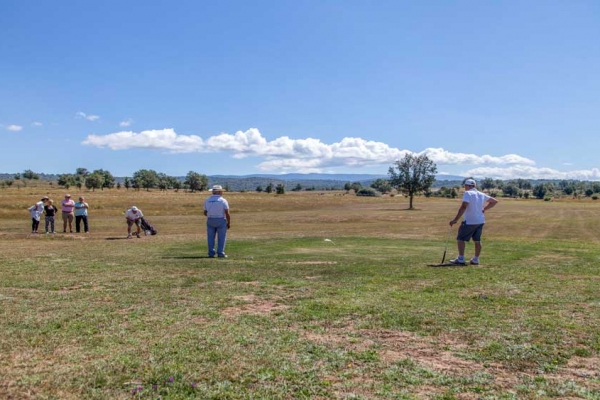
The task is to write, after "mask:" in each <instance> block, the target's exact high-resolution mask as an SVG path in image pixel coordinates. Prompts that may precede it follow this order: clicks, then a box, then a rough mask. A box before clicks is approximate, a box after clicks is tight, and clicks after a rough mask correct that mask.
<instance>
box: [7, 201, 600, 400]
mask: <svg viewBox="0 0 600 400" xmlns="http://www.w3.org/2000/svg"><path fill="white" fill-rule="evenodd" d="M246 196H248V195H246ZM249 198H250V196H249ZM293 199H294V201H298V202H299V204H298V205H297V206H296V207H297V208H296V209H295V211H294V210H292V211H293V212H295V213H296V214H294V218H295V220H298V221H303V219H302V215H306V216H308V215H309V214H311V213H312V212H313V211H314V210H307V209H306V207H305V205H304V203H302V198H301V197H300V198H299V200H298V198H293ZM234 200H235V198H234ZM248 201H254V200H248ZM261 201H262V200H261ZM276 201H279V200H276ZM335 201H336V202H337V201H339V200H338V199H337V198H336V199H335ZM344 201H345V200H344ZM350 201H352V202H354V200H350ZM376 201H380V200H379V199H377V200H376ZM388 201H389V200H388ZM238 202H239V203H243V199H242V198H239V199H238ZM231 203H232V204H234V203H235V202H234V201H232V202H231ZM352 204H354V203H351V204H344V205H343V207H344V209H346V212H348V211H347V210H349V209H351V208H352ZM365 204H370V203H365V202H364V200H362V199H361V200H360V201H356V204H355V206H356V207H357V208H361V207H364V205H365ZM375 204H380V203H375ZM452 204H454V203H452ZM528 204H529V203H528ZM537 204H538V205H546V203H541V202H539V203H537ZM417 205H418V203H417ZM454 205H455V204H454ZM330 206H331V205H330V204H328V205H327V207H323V208H321V209H323V210H325V209H326V210H330ZM430 206H431V207H440V208H444V209H445V207H446V206H445V203H441V202H440V203H431V204H430ZM501 206H504V207H506V208H507V209H509V211H511V212H512V211H515V210H518V209H520V205H518V206H519V208H512V207H516V206H517V205H511V204H502V203H501ZM552 206H553V207H555V206H556V205H555V204H554V205H552ZM112 207H113V206H111V205H110V203H108V200H107V205H106V208H105V209H104V210H111V208H112ZM243 207H245V208H244V209H247V210H248V211H246V213H247V215H243V214H239V215H237V216H236V215H235V214H234V226H240V228H238V229H239V230H238V231H235V230H232V231H231V232H230V240H229V242H228V246H227V253H228V254H229V258H228V259H225V260H220V259H208V258H206V257H205V254H206V247H205V243H204V238H203V236H202V233H201V231H202V226H201V225H199V227H198V231H199V232H197V233H196V234H183V235H182V234H179V233H178V226H179V224H181V223H187V222H185V221H182V220H179V219H176V221H177V224H175V223H167V222H165V221H166V219H165V221H163V222H161V223H160V224H157V225H159V231H161V233H159V235H158V236H156V237H147V238H143V239H141V240H137V239H134V240H106V239H107V238H116V237H118V236H119V235H120V236H123V226H122V223H121V224H120V225H118V226H117V228H116V229H115V230H113V228H112V227H109V226H108V224H107V228H106V230H105V231H102V229H104V228H100V229H99V230H100V233H98V234H95V236H91V237H84V238H83V239H77V238H72V237H71V236H70V235H66V236H65V235H57V236H55V237H47V236H42V237H35V238H32V237H29V236H28V235H25V234H23V235H21V236H20V235H18V234H15V233H13V232H15V231H16V230H17V229H18V224H20V223H21V222H19V221H16V220H15V221H10V220H9V222H8V227H7V228H6V232H9V234H7V235H6V236H5V237H4V238H3V239H2V241H0V250H1V252H0V397H4V398H43V399H71V398H73V399H80V398H86V399H114V398H144V399H156V398H163V399H188V398H198V399H302V398H306V399H309V398H310V399H314V398H317V399H319V398H322V399H325V398H347V399H351V398H355V399H375V398H377V399H416V398H432V399H460V398H482V399H523V398H525V399H528V398H531V399H537V398H552V397H554V398H566V397H570V398H586V399H599V398H600V375H599V374H598V366H599V360H600V357H599V351H600V333H599V331H598V329H597V321H598V320H600V294H599V293H600V292H599V290H598V289H599V285H598V283H599V281H600V280H599V278H598V267H597V265H598V262H599V261H600V246H598V243H597V242H596V241H595V240H594V239H589V238H590V237H594V235H596V233H593V232H592V233H591V234H590V233H589V232H588V233H586V237H587V239H586V240H584V239H578V238H577V237H576V236H570V237H566V238H563V239H560V238H541V237H532V236H531V235H522V234H518V235H517V236H515V237H513V238H511V237H510V236H509V235H506V236H504V235H502V234H500V233H499V232H498V231H497V232H498V233H496V234H494V231H493V230H492V232H491V233H488V237H489V238H490V240H489V241H486V242H485V247H484V254H483V256H482V261H483V264H482V266H479V267H470V266H469V267H460V268H455V267H452V268H430V267H427V266H426V264H430V263H436V262H439V261H440V259H441V256H442V252H443V248H444V247H443V246H444V242H443V241H444V238H445V237H444V234H445V231H444V230H443V229H439V230H438V233H439V234H438V235H437V237H436V235H435V234H433V235H430V233H429V231H427V225H425V224H422V225H420V226H421V228H422V230H421V231H419V232H422V233H420V234H418V235H413V234H412V232H414V230H413V229H412V228H411V230H410V231H407V230H406V229H402V230H400V229H399V230H398V231H397V232H395V233H394V234H393V235H379V234H378V232H379V231H375V230H372V231H369V232H367V231H362V232H361V231H360V230H361V229H365V225H364V224H362V225H361V224H360V221H359V222H356V225H354V226H355V227H356V229H355V230H348V229H347V228H346V230H345V231H344V233H345V234H340V233H339V232H338V233H337V234H335V235H334V234H332V232H325V233H323V232H322V231H319V230H318V229H314V228H316V227H317V225H314V226H313V229H307V228H302V229H299V228H297V227H292V226H290V230H289V231H288V230H286V227H287V225H279V226H276V227H273V226H271V230H269V229H266V228H262V229H260V230H257V229H256V226H255V225H252V226H250V224H244V222H243V221H244V218H247V219H248V220H252V221H259V220H260V219H259V217H258V216H257V215H256V214H253V213H252V212H251V211H250V210H251V208H252V207H251V206H250V205H248V204H243ZM369 207H370V206H369ZM389 207H390V205H389V204H387V203H381V205H378V206H377V207H374V208H373V209H372V210H369V211H365V209H362V211H361V213H365V215H364V218H366V219H369V218H371V217H372V216H376V215H380V214H378V213H381V212H382V209H387V208H389ZM499 207H500V206H499ZM528 207H531V206H529V205H528ZM453 208H454V207H453ZM531 209H533V208H531ZM565 209H566V207H565ZM499 210H502V208H499ZM107 212H108V211H107ZM281 212H284V213H286V214H288V215H287V216H286V217H289V212H288V211H286V210H282V211H281ZM260 213H263V214H264V215H269V214H268V213H267V212H266V211H261V212H260ZM327 215H331V214H330V213H329V211H328V212H327ZM420 215H422V216H423V219H424V220H430V219H431V218H438V217H437V215H429V214H426V212H424V213H423V214H410V215H408V216H407V217H406V218H410V219H411V221H408V222H407V224H415V226H417V227H418V226H419V222H418V219H419V218H420ZM236 217H237V218H236ZM107 218H110V217H109V216H107ZM193 218H195V221H196V223H197V221H201V217H198V216H194V217H193ZM273 218H279V217H277V216H274V217H273ZM415 218H416V219H417V220H416V221H415V220H414V219H415ZM156 219H159V220H160V218H159V217H158V216H157V217H156ZM358 220H360V218H359V219H358ZM186 221H187V220H186ZM118 222H119V223H120V222H122V221H120V220H119V221H118ZM100 223H101V222H100V221H98V223H96V224H95V225H92V230H93V231H92V232H93V233H94V232H95V231H94V226H99V225H100ZM190 223H191V222H190ZM307 223H312V222H310V221H309V222H307ZM561 223H562V222H560V221H559V227H560V224H561ZM572 223H573V221H570V222H568V223H567V222H565V224H568V225H569V226H570V225H571V224H572ZM236 224H237V225H236ZM315 224H316V222H315ZM497 224H498V225H499V224H501V222H500V221H498V222H497ZM517 224H518V221H517ZM490 225H493V224H492V223H491V224H490ZM244 226H245V228H244ZM497 228H498V227H497V226H496V229H497ZM331 229H336V228H335V227H332V228H331ZM356 232H358V234H356ZM548 233H549V231H548V232H545V233H544V232H540V233H539V235H541V236H543V235H546V236H549V235H548ZM325 238H328V239H331V240H332V241H325V240H324V239H325ZM469 251H472V247H471V246H469ZM449 255H454V244H453V243H452V246H451V247H450V249H449Z"/></svg>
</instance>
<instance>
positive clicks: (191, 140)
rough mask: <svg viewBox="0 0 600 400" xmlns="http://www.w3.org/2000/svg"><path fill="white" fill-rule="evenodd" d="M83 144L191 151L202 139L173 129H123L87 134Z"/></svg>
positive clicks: (125, 148) (175, 151)
mask: <svg viewBox="0 0 600 400" xmlns="http://www.w3.org/2000/svg"><path fill="white" fill-rule="evenodd" d="M83 144H86V145H90V146H96V147H107V148H109V149H111V150H128V149H155V150H168V151H171V152H173V153H192V152H197V151H201V148H202V146H203V141H202V138H200V137H198V136H185V135H177V134H176V133H175V131H174V130H173V129H161V130H149V131H142V132H140V133H135V132H131V131H123V132H117V133H111V134H109V135H105V136H98V135H89V136H88V137H87V139H86V140H84V141H83Z"/></svg>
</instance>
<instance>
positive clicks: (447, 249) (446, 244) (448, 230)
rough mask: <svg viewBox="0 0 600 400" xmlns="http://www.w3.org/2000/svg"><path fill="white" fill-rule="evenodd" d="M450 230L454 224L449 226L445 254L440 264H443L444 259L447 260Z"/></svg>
mask: <svg viewBox="0 0 600 400" xmlns="http://www.w3.org/2000/svg"><path fill="white" fill-rule="evenodd" d="M450 232H452V226H450V228H448V234H447V235H446V245H445V246H444V255H443V256H442V262H441V263H440V264H443V263H444V261H446V252H447V251H448V240H449V239H450Z"/></svg>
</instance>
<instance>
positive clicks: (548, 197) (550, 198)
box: [544, 196, 552, 201]
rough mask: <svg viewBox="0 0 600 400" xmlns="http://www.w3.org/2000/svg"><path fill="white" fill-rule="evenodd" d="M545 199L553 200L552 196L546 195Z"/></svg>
mask: <svg viewBox="0 0 600 400" xmlns="http://www.w3.org/2000/svg"><path fill="white" fill-rule="evenodd" d="M544 201H552V196H546V197H544Z"/></svg>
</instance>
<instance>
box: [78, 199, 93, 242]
mask: <svg viewBox="0 0 600 400" xmlns="http://www.w3.org/2000/svg"><path fill="white" fill-rule="evenodd" d="M89 208H90V206H89V205H88V203H86V202H85V197H83V196H80V197H79V201H78V202H77V203H75V232H77V233H79V232H81V221H83V231H84V232H85V233H89V232H90V229H89V225H88V209H89Z"/></svg>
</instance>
